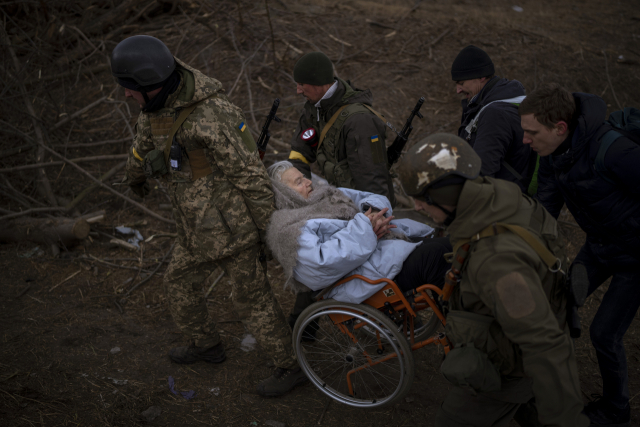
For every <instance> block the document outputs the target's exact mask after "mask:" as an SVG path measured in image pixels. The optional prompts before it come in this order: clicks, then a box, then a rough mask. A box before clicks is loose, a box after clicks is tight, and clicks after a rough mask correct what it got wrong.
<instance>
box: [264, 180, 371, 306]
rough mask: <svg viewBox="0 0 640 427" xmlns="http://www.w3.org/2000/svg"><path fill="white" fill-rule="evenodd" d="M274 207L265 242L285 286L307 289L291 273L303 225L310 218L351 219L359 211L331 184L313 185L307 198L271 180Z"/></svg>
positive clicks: (297, 290) (296, 290) (295, 289)
mask: <svg viewBox="0 0 640 427" xmlns="http://www.w3.org/2000/svg"><path fill="white" fill-rule="evenodd" d="M272 184H273V193H274V194H275V201H276V208H277V209H278V210H276V211H275V212H274V213H273V215H272V216H271V220H270V221H269V226H268V227H267V244H268V245H269V249H271V252H272V253H273V256H274V257H275V258H276V259H277V260H278V261H279V262H280V264H281V265H282V268H283V270H284V276H285V279H286V282H285V284H284V287H285V289H287V288H289V289H291V290H293V291H294V292H295V293H298V292H302V291H308V290H309V288H307V287H306V286H305V285H303V284H302V283H300V282H298V281H297V280H295V279H294V278H293V277H291V276H292V275H293V268H294V267H295V266H296V262H297V258H298V238H299V237H300V233H301V232H302V227H303V226H304V225H305V223H306V222H307V221H308V220H310V219H315V218H324V219H341V220H345V221H348V220H351V219H353V217H355V216H356V214H357V213H358V212H359V210H358V208H357V207H356V205H355V204H354V203H353V201H352V200H351V199H350V198H349V197H347V196H346V195H345V194H344V193H343V192H341V191H340V190H338V189H337V188H335V187H332V186H330V185H314V190H313V192H311V195H310V196H309V198H308V199H305V198H303V197H302V196H301V195H300V194H298V193H297V192H295V191H294V190H292V189H291V188H289V187H288V186H286V185H285V184H282V183H281V182H276V181H273V182H272Z"/></svg>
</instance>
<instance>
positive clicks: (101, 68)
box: [24, 64, 110, 85]
mask: <svg viewBox="0 0 640 427" xmlns="http://www.w3.org/2000/svg"><path fill="white" fill-rule="evenodd" d="M109 68H110V66H109V65H108V64H103V65H96V66H95V67H91V68H85V69H84V70H83V71H82V74H96V73H99V72H100V71H104V70H107V69H109ZM75 74H77V71H75V70H72V71H66V72H64V73H60V74H53V75H48V76H42V77H41V78H37V79H30V80H27V81H25V82H24V83H25V84H27V85H32V84H34V83H40V82H46V81H49V80H58V79H63V78H65V77H69V76H73V75H75Z"/></svg>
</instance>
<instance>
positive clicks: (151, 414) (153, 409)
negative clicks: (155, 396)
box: [140, 406, 162, 423]
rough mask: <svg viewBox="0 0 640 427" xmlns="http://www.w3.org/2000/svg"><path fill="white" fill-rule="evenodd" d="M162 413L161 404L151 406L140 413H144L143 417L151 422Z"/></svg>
mask: <svg viewBox="0 0 640 427" xmlns="http://www.w3.org/2000/svg"><path fill="white" fill-rule="evenodd" d="M161 413H162V409H160V407H159V406H150V407H149V409H147V410H146V411H143V412H142V413H141V414H140V415H142V417H143V418H144V419H145V420H147V422H149V423H150V422H151V421H153V420H155V419H156V418H158V417H159V416H160V414H161Z"/></svg>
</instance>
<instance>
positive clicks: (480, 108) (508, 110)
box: [451, 46, 536, 193]
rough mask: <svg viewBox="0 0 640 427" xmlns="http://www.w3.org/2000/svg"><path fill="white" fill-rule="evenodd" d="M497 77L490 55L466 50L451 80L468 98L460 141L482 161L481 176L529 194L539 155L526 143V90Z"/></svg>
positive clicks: (457, 59)
mask: <svg viewBox="0 0 640 427" xmlns="http://www.w3.org/2000/svg"><path fill="white" fill-rule="evenodd" d="M494 73H495V70H494V67H493V62H491V58H489V55H487V53H486V52H485V51H484V50H482V49H480V48H477V47H475V46H467V47H465V48H464V49H462V50H461V51H460V53H459V54H458V56H457V57H456V59H455V60H454V61H453V65H452V66H451V78H452V79H453V80H454V81H455V82H456V91H457V93H459V94H462V95H463V97H464V99H462V120H461V121H460V127H459V128H458V136H460V137H461V138H464V139H466V140H467V141H468V142H469V144H470V145H471V146H472V147H473V150H474V151H475V152H476V153H478V156H480V159H482V170H481V171H480V175H482V176H490V177H493V178H500V179H504V180H507V181H511V182H514V183H516V184H518V186H519V187H520V190H522V192H523V193H527V191H528V187H529V184H530V182H531V177H532V176H533V172H534V169H535V163H536V155H535V153H533V152H532V151H531V148H530V147H528V146H526V145H524V144H522V128H521V127H520V118H519V117H518V104H519V103H520V102H522V100H523V99H524V96H525V91H524V87H523V86H522V84H521V83H520V82H519V81H517V80H507V79H504V78H500V77H497V76H495V75H494Z"/></svg>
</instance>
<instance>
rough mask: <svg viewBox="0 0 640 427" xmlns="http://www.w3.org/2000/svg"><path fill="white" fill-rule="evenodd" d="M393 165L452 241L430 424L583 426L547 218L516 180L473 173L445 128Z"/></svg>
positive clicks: (474, 159) (553, 232) (476, 164)
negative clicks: (438, 386)
mask: <svg viewBox="0 0 640 427" xmlns="http://www.w3.org/2000/svg"><path fill="white" fill-rule="evenodd" d="M398 170H399V171H400V180H401V182H402V186H403V188H404V189H405V191H406V192H407V193H408V194H409V195H411V196H413V197H414V198H415V208H416V210H418V211H423V212H424V213H426V214H427V215H429V216H430V217H431V218H433V219H434V221H436V222H438V223H440V224H442V225H444V226H445V228H446V230H447V231H448V232H449V237H450V239H451V244H452V245H453V252H454V258H453V265H452V270H451V272H450V273H448V276H449V278H450V279H451V280H450V281H449V283H450V284H452V286H454V287H453V292H452V294H451V298H450V300H449V302H448V304H447V303H443V305H444V307H445V311H446V320H447V324H446V333H447V336H448V337H449V339H450V340H451V341H452V342H453V343H454V348H453V349H452V350H451V351H450V352H449V353H448V355H447V356H446V358H445V360H444V362H443V364H442V367H441V371H442V373H443V374H444V376H445V377H446V378H447V379H448V380H449V381H450V382H451V383H452V384H453V385H454V386H455V387H454V388H453V389H452V390H451V392H450V393H449V395H448V396H447V397H446V399H445V401H444V402H443V403H442V405H441V407H440V409H439V411H438V413H437V415H436V423H435V425H436V426H438V427H440V426H462V425H465V426H481V425H482V426H489V425H490V426H506V425H508V424H509V422H510V420H511V419H512V418H514V419H515V420H516V421H518V422H519V423H520V425H531V426H534V425H557V426H567V427H569V426H586V425H588V424H589V421H588V419H587V418H586V417H585V416H584V415H582V414H581V413H580V411H581V410H582V407H583V405H582V399H581V396H580V384H579V381H578V371H577V367H576V360H575V354H574V349H573V344H572V341H571V338H570V336H569V333H568V328H567V325H566V291H565V279H564V272H563V270H562V268H566V257H565V256H564V254H563V251H562V247H563V243H562V236H561V235H559V234H558V227H557V224H556V221H555V219H553V218H552V217H551V215H549V213H548V212H547V211H546V210H545V209H544V208H543V207H542V206H541V205H540V204H539V203H538V202H537V201H535V200H534V199H531V198H530V197H528V196H526V195H523V194H522V192H521V190H520V188H519V187H518V185H516V184H514V183H511V182H507V181H503V180H500V179H495V178H491V177H479V175H480V170H481V161H480V158H479V156H478V155H477V154H476V153H475V152H474V150H473V149H472V148H471V147H470V146H469V144H467V143H466V142H465V141H464V140H463V139H461V138H459V137H457V136H454V135H447V134H434V135H431V136H429V137H428V138H426V139H424V140H422V141H420V142H419V143H417V144H415V145H414V146H413V147H412V148H411V149H410V150H409V151H408V153H407V154H406V155H405V156H404V158H403V159H402V160H401V161H400V165H399V167H398ZM530 242H531V244H530ZM536 242H537V244H536ZM543 255H544V258H543ZM549 258H551V259H552V262H551V264H552V265H549V264H550V261H549ZM563 266H564V267H563Z"/></svg>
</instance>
